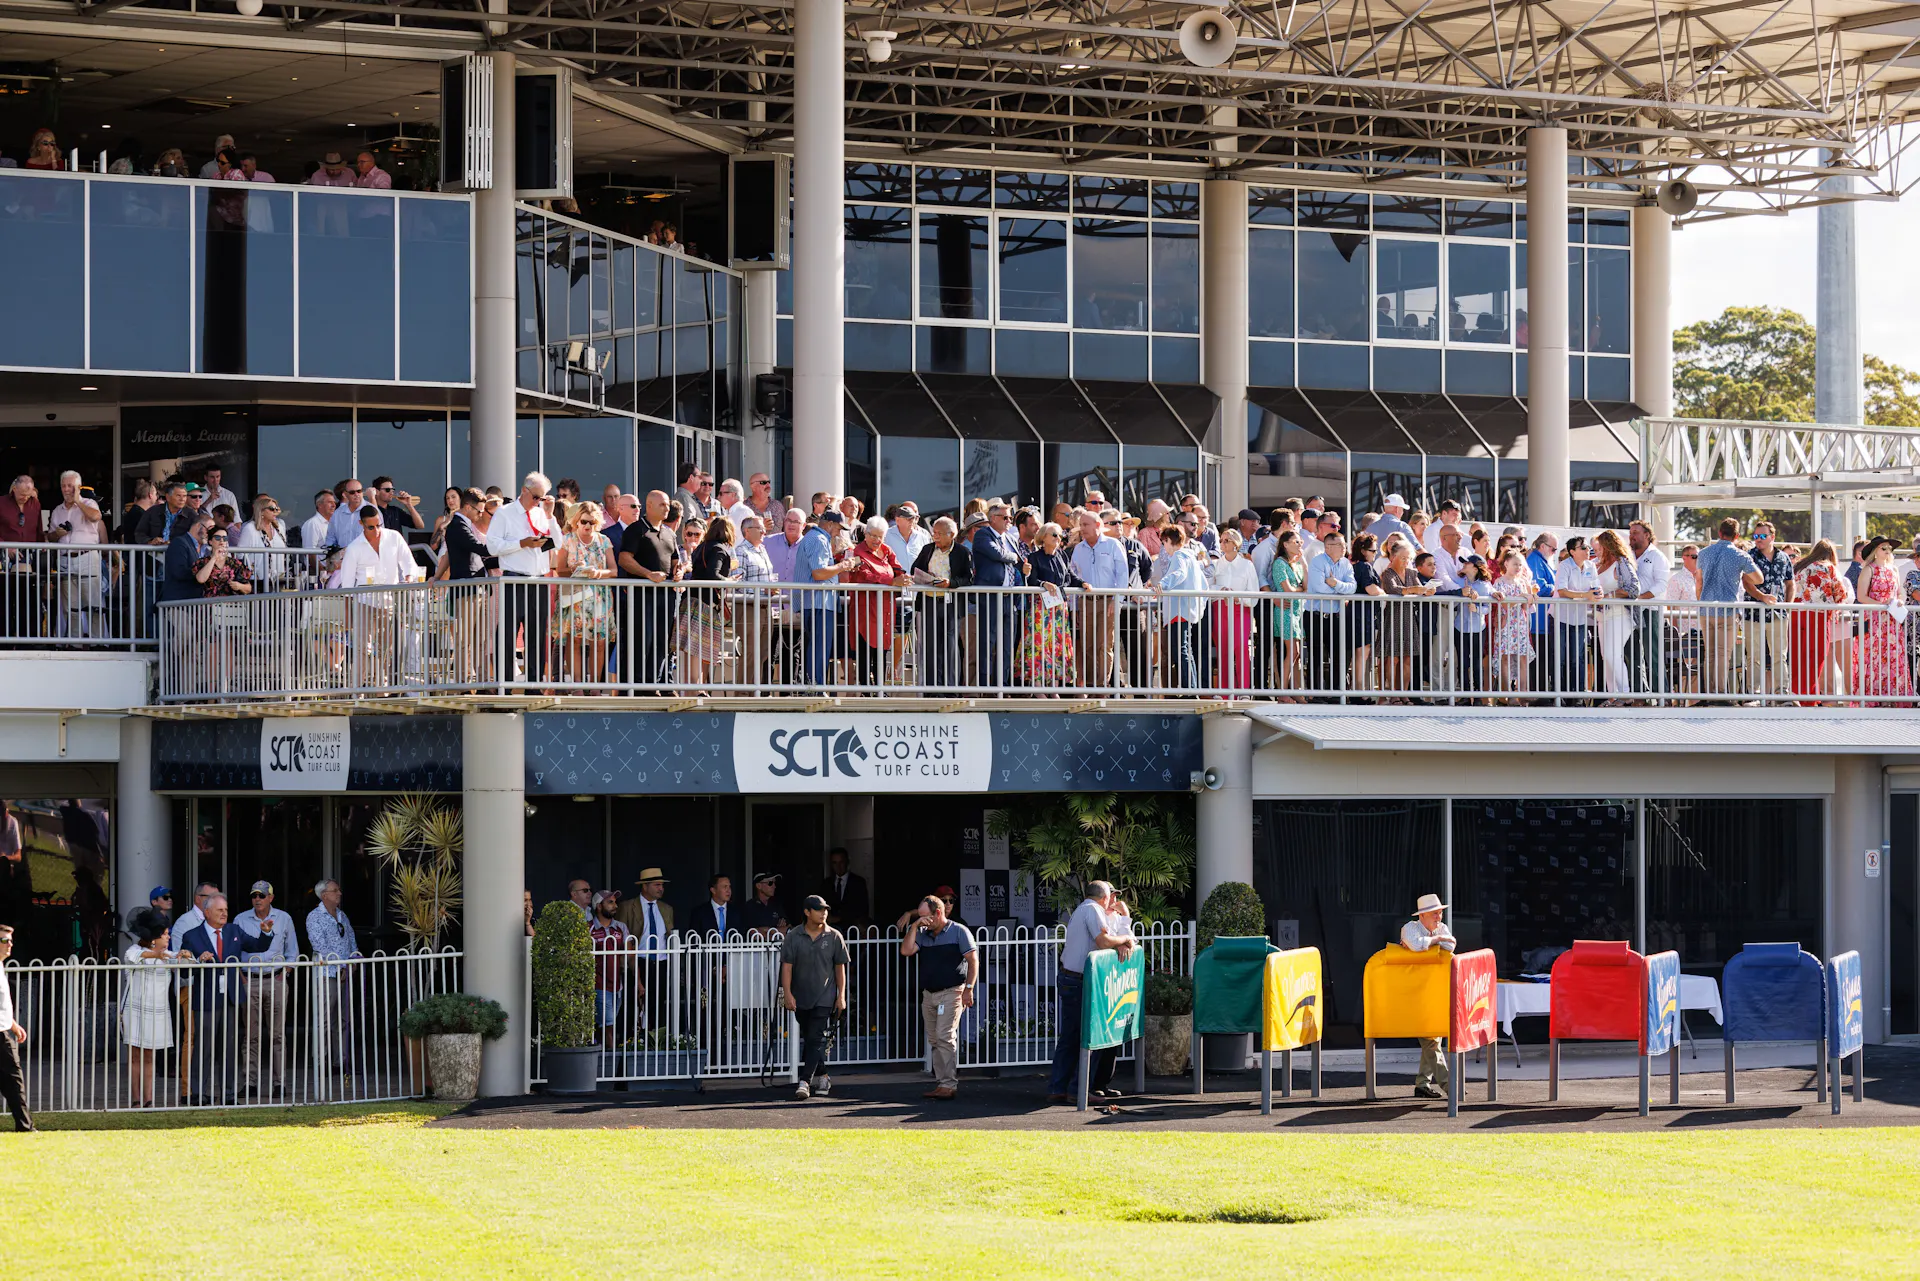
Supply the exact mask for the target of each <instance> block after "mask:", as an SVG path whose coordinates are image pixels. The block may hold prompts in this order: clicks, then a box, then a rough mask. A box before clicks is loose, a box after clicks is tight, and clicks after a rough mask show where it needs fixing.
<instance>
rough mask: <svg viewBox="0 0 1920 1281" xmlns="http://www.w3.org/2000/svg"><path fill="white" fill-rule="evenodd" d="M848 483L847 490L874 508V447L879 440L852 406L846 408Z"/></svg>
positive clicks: (869, 507)
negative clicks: (856, 416)
mask: <svg viewBox="0 0 1920 1281" xmlns="http://www.w3.org/2000/svg"><path fill="white" fill-rule="evenodd" d="M846 415H847V430H846V436H845V440H846V460H847V464H846V465H847V470H846V483H847V492H848V493H849V494H852V495H853V496H854V497H855V498H858V499H859V500H860V501H861V502H862V503H864V504H865V505H866V509H867V510H868V511H872V510H873V509H874V502H873V483H874V480H875V479H876V477H875V476H874V471H875V466H874V447H875V445H876V444H877V441H876V440H875V439H874V435H873V433H872V432H870V431H868V430H867V429H866V427H865V426H864V425H862V424H861V423H860V422H859V421H858V420H857V419H856V418H855V417H854V413H853V410H852V409H851V408H849V409H847V410H846Z"/></svg>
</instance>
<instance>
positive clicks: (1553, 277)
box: [1527, 126, 1573, 525]
mask: <svg viewBox="0 0 1920 1281" xmlns="http://www.w3.org/2000/svg"><path fill="white" fill-rule="evenodd" d="M1568 455H1569V440H1568V427H1567V131H1566V130H1565V129H1562V128H1558V127H1554V126H1541V127H1539V128H1535V129H1529V130H1527V522H1528V523H1529V524H1533V525H1565V524H1566V523H1567V522H1568V520H1569V519H1570V518H1571V513H1572V499H1571V497H1570V496H1571V494H1572V490H1573V479H1572V470H1571V467H1570V465H1569V462H1568Z"/></svg>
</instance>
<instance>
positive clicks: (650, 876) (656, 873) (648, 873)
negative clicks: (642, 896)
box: [634, 867, 667, 885]
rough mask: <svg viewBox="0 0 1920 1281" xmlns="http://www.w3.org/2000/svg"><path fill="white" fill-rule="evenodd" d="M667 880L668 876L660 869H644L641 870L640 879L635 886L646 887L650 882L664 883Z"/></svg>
mask: <svg viewBox="0 0 1920 1281" xmlns="http://www.w3.org/2000/svg"><path fill="white" fill-rule="evenodd" d="M666 879H667V874H666V873H665V872H662V871H661V870H660V869H659V868H657V867H643V868H641V869H640V879H639V880H637V881H635V882H634V884H635V885H645V884H646V883H647V882H648V881H664V880H666Z"/></svg>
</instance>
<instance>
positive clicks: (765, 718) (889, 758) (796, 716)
mask: <svg viewBox="0 0 1920 1281" xmlns="http://www.w3.org/2000/svg"><path fill="white" fill-rule="evenodd" d="M992 757H993V731H992V728H991V727H990V726H989V725H988V724H987V717H986V715H985V714H984V713H979V712H962V713H959V714H956V715H950V716H942V715H930V714H918V713H913V712H907V713H891V712H874V713H867V714H853V715H846V714H827V715H820V714H808V713H804V712H800V713H782V712H740V713H737V714H735V716H734V718H733V774H734V778H735V779H736V780H737V782H738V785H739V788H740V790H741V791H743V792H813V793H821V792H836V791H852V792H871V793H875V794H885V793H887V792H896V791H897V792H984V791H986V790H987V779H988V771H989V768H990V766H991V762H992Z"/></svg>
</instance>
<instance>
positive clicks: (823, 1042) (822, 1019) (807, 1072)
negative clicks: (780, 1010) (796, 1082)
mask: <svg viewBox="0 0 1920 1281" xmlns="http://www.w3.org/2000/svg"><path fill="white" fill-rule="evenodd" d="M794 1017H795V1018H796V1019H798V1020H800V1079H801V1080H802V1081H806V1082H809V1083H810V1082H812V1080H813V1078H814V1077H816V1076H819V1075H820V1074H821V1073H822V1072H824V1071H826V1070H827V1025H828V1024H829V1023H831V1022H832V1021H833V1007H832V1006H831V1005H819V1006H815V1007H814V1008H813V1009H810V1010H796V1011H794Z"/></svg>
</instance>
